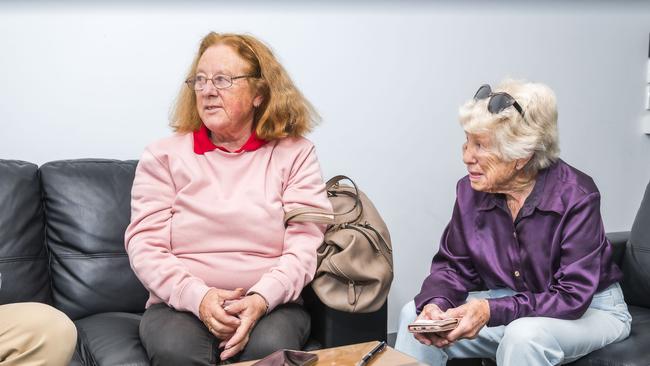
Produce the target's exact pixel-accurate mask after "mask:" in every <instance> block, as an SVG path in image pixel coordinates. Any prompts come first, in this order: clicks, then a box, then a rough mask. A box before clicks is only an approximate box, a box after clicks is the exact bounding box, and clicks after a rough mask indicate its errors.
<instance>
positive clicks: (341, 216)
mask: <svg viewBox="0 0 650 366" xmlns="http://www.w3.org/2000/svg"><path fill="white" fill-rule="evenodd" d="M342 180H347V181H349V182H350V183H352V187H353V188H354V193H352V192H348V191H343V190H341V191H334V186H335V185H337V184H338V183H339V182H340V181H342ZM325 188H326V189H327V194H328V195H337V194H341V195H346V196H349V197H351V198H352V199H353V200H354V206H352V208H350V209H349V210H348V211H347V212H335V213H334V220H335V221H336V225H342V224H347V223H350V222H355V221H357V219H358V218H359V217H360V216H361V214H362V213H363V204H362V203H361V197H360V196H359V187H357V184H356V183H354V181H353V180H352V179H351V178H350V177H347V176H345V175H337V176H334V177H332V178H330V179H329V180H328V181H327V183H325Z"/></svg>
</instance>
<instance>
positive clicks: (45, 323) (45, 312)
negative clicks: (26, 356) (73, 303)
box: [20, 303, 77, 355]
mask: <svg viewBox="0 0 650 366" xmlns="http://www.w3.org/2000/svg"><path fill="white" fill-rule="evenodd" d="M20 305H22V306H24V311H25V313H26V314H29V316H28V317H26V319H23V320H21V321H22V322H23V324H24V325H25V327H26V329H25V331H28V332H32V333H34V334H36V333H38V334H41V335H42V337H43V340H44V342H46V343H47V344H49V345H52V346H53V347H54V348H53V349H57V350H61V351H63V352H67V353H68V354H69V355H72V352H74V349H75V347H76V344H77V328H76V327H75V325H74V323H73V322H72V320H70V318H68V316H67V315H65V314H64V313H62V312H61V311H59V310H57V309H55V308H53V307H51V306H49V305H46V304H41V303H24V304H20Z"/></svg>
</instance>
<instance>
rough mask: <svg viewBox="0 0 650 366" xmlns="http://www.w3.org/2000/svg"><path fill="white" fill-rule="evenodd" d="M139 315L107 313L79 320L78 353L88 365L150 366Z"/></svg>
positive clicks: (77, 323)
mask: <svg viewBox="0 0 650 366" xmlns="http://www.w3.org/2000/svg"><path fill="white" fill-rule="evenodd" d="M140 318H141V316H140V315H138V314H128V313H104V314H97V315H92V316H89V317H87V318H83V319H80V320H77V321H75V324H76V325H77V330H78V332H77V333H78V334H79V336H78V345H79V346H78V347H77V352H76V353H77V354H80V355H81V358H82V359H83V364H85V365H130V366H137V365H143V366H148V365H149V359H148V358H147V353H146V351H145V350H144V348H143V347H142V343H140V332H139V327H140Z"/></svg>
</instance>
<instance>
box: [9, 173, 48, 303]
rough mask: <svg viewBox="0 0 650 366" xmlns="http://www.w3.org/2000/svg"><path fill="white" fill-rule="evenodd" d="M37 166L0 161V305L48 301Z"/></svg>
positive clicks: (46, 266)
mask: <svg viewBox="0 0 650 366" xmlns="http://www.w3.org/2000/svg"><path fill="white" fill-rule="evenodd" d="M44 235H45V226H44V216H43V206H42V205H41V189H40V183H39V177H38V167H37V166H36V165H34V164H31V163H27V162H23V161H15V160H0V273H2V287H1V289H0V304H8V303H14V302H24V301H38V302H44V303H51V301H52V298H51V291H50V279H49V277H48V273H47V271H48V262H47V252H46V250H45V247H44V246H43V240H44Z"/></svg>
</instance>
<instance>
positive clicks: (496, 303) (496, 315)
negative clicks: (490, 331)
mask: <svg viewBox="0 0 650 366" xmlns="http://www.w3.org/2000/svg"><path fill="white" fill-rule="evenodd" d="M487 301H488V304H489V305H490V320H489V321H488V324H487V325H488V327H495V326H498V325H507V324H508V323H510V322H511V321H512V320H513V316H512V314H514V306H515V304H514V299H513V298H512V296H506V297H499V298H494V299H487Z"/></svg>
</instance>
